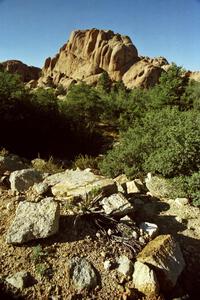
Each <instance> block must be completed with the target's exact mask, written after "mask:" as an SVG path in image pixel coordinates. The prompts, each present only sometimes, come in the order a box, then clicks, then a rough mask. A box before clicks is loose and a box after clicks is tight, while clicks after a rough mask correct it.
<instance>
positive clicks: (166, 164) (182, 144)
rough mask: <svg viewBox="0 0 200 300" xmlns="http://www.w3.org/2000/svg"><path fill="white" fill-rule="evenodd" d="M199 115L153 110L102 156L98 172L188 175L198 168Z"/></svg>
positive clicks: (131, 174) (191, 112)
mask: <svg viewBox="0 0 200 300" xmlns="http://www.w3.org/2000/svg"><path fill="white" fill-rule="evenodd" d="M199 152H200V116H199V114H198V113H197V112H195V111H189V112H180V111H178V109H175V108H174V109H169V108H167V109H163V110H161V111H152V112H149V113H147V114H146V116H145V117H144V118H142V119H141V120H138V122H136V123H135V126H134V127H133V128H130V129H129V130H128V131H127V132H126V133H124V134H123V135H122V137H121V139H120V142H119V145H117V146H116V147H114V148H113V149H112V150H111V151H109V152H108V154H107V155H106V156H105V158H104V160H103V162H102V163H101V164H100V168H101V171H102V172H103V173H104V174H106V175H109V176H117V175H119V174H120V173H125V174H126V175H127V176H130V177H133V176H138V175H140V173H147V172H152V173H154V174H161V175H163V176H167V177H175V176H181V175H186V176H189V175H191V174H192V173H193V172H196V171H198V170H199V168H200V157H199Z"/></svg>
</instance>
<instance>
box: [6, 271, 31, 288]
mask: <svg viewBox="0 0 200 300" xmlns="http://www.w3.org/2000/svg"><path fill="white" fill-rule="evenodd" d="M6 281H7V282H8V283H9V284H11V285H12V286H14V287H16V288H17V289H21V290H22V289H24V288H25V287H27V286H29V282H30V274H29V273H28V272H26V271H21V272H17V273H16V274H14V275H11V276H8V277H7V278H6Z"/></svg>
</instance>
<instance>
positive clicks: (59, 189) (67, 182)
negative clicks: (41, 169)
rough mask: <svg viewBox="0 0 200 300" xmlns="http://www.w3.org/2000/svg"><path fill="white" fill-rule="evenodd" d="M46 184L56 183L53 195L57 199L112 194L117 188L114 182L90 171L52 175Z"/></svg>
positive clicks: (70, 171)
mask: <svg viewBox="0 0 200 300" xmlns="http://www.w3.org/2000/svg"><path fill="white" fill-rule="evenodd" d="M44 182H45V183H55V182H58V183H57V184H55V185H53V186H52V194H53V195H54V196H55V197H58V198H59V197H61V198H62V197H64V198H69V199H72V198H83V199H85V198H86V197H87V195H93V194H94V195H93V196H95V193H98V192H103V193H105V194H112V193H113V192H116V190H117V187H116V183H115V182H114V180H112V179H109V178H105V177H103V176H99V175H95V174H93V173H92V172H91V171H90V170H89V169H86V170H83V171H81V170H78V169H77V170H75V171H74V170H67V171H65V172H63V173H60V174H55V175H52V176H51V177H50V178H48V177H47V178H46V179H45V180H44Z"/></svg>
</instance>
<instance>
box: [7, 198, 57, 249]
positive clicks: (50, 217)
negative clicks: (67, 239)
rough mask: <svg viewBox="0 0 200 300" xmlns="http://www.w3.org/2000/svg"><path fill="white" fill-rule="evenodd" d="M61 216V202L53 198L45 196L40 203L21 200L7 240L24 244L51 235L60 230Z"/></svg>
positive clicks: (11, 242)
mask: <svg viewBox="0 0 200 300" xmlns="http://www.w3.org/2000/svg"><path fill="white" fill-rule="evenodd" d="M59 217H60V212H59V204H58V203H57V202H55V201H53V198H44V199H43V200H41V202H39V203H31V202H20V203H19V205H18V207H17V210H16V215H15V218H14V220H13V223H12V224H11V226H10V228H9V230H8V232H7V236H6V242H7V243H9V244H22V243H25V242H28V241H30V240H34V239H39V238H46V237H48V236H51V235H53V234H55V233H56V232H57V231H58V227H59Z"/></svg>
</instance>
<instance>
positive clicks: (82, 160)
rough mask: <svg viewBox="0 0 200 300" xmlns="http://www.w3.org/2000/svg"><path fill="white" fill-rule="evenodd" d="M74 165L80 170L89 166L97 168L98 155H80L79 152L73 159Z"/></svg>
mask: <svg viewBox="0 0 200 300" xmlns="http://www.w3.org/2000/svg"><path fill="white" fill-rule="evenodd" d="M73 165H74V167H75V168H79V169H81V170H84V169H87V168H90V169H93V170H96V169H98V157H92V156H90V155H87V154H86V155H82V154H80V155H79V156H77V157H76V158H75V160H74V164H73Z"/></svg>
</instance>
